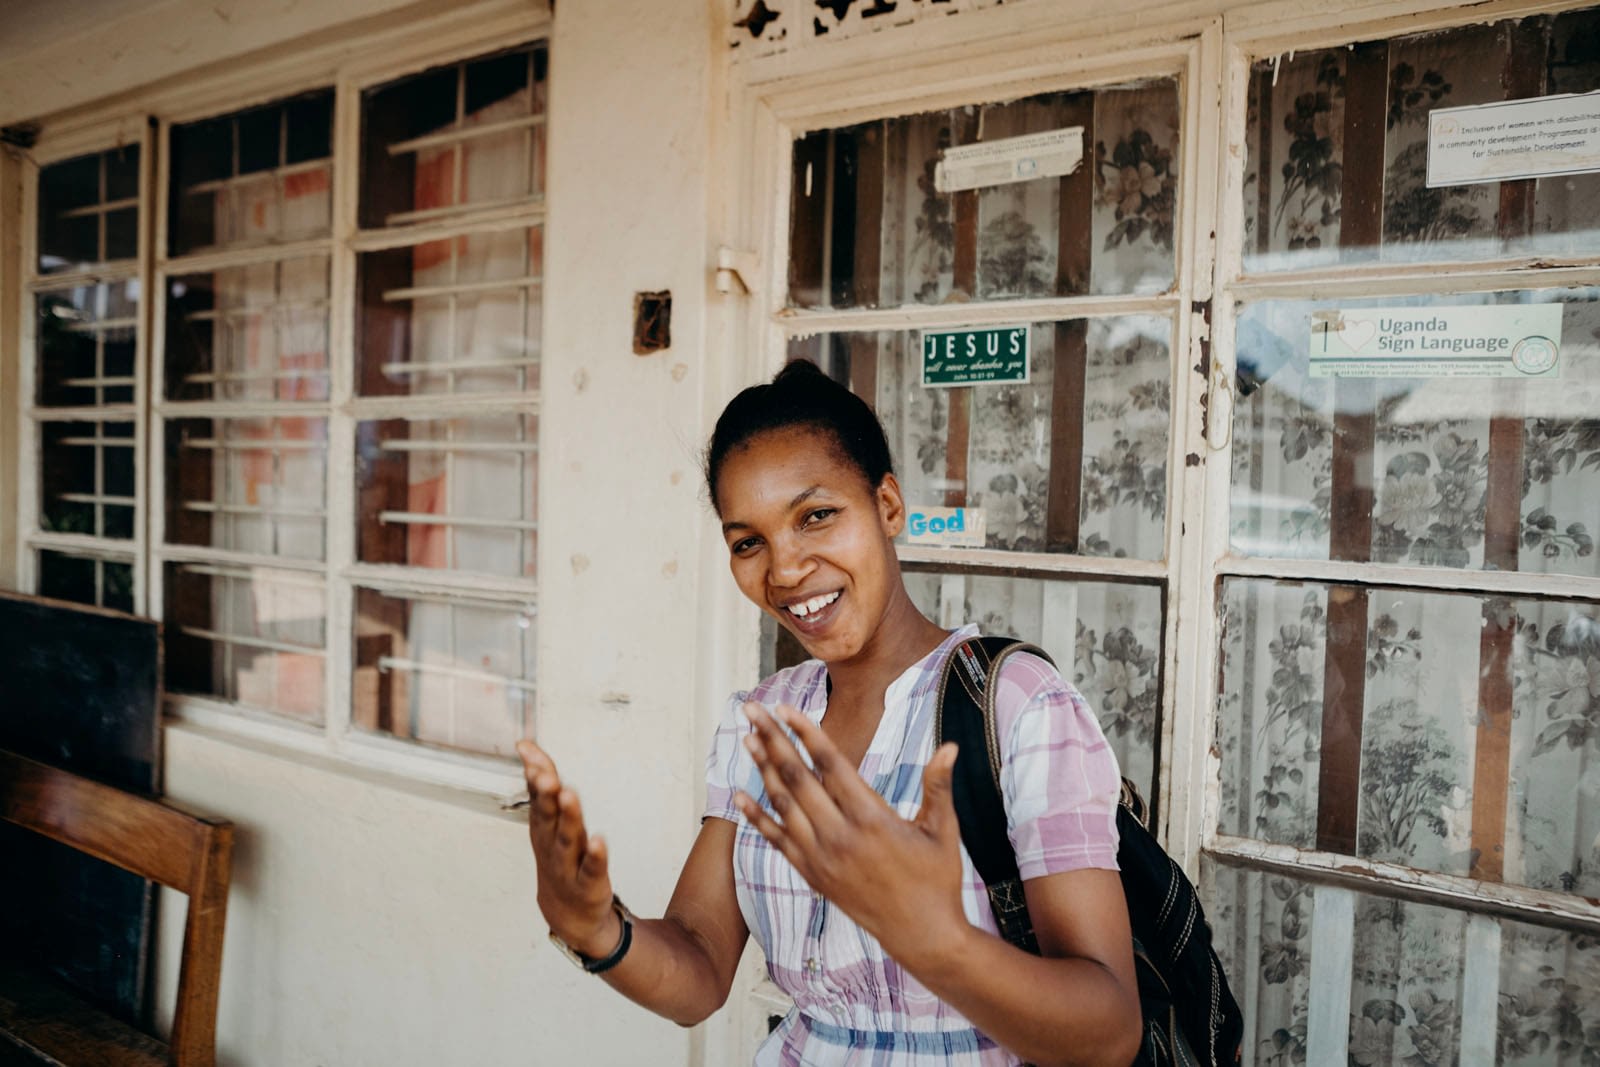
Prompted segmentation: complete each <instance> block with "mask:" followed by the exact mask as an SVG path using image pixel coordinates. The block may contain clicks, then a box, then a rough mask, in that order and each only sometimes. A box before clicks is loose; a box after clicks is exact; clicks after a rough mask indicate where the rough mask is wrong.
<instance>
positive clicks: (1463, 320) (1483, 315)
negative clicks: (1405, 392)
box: [1310, 304, 1562, 378]
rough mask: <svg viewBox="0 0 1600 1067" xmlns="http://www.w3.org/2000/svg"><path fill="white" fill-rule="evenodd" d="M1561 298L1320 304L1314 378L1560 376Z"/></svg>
mask: <svg viewBox="0 0 1600 1067" xmlns="http://www.w3.org/2000/svg"><path fill="white" fill-rule="evenodd" d="M1561 309H1562V305H1561V304H1483V305H1473V306H1466V307H1459V306H1458V307H1404V308H1349V309H1345V310H1337V309H1324V310H1320V311H1313V312H1312V313H1311V361H1310V362H1311V377H1313V378H1559V377H1560V376H1561Z"/></svg>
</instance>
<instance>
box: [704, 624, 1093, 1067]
mask: <svg viewBox="0 0 1600 1067" xmlns="http://www.w3.org/2000/svg"><path fill="white" fill-rule="evenodd" d="M977 632H978V629H977V627H976V626H967V627H964V628H963V629H961V630H958V631H956V632H955V633H953V634H951V635H950V636H949V637H948V638H946V639H945V641H944V642H943V643H942V644H941V645H940V646H939V647H938V648H937V649H935V650H934V651H933V652H931V653H929V654H928V655H927V656H926V657H924V658H923V659H922V660H921V661H920V662H918V663H916V664H915V665H913V666H912V667H910V668H909V669H908V670H907V671H906V672H905V673H904V674H902V675H901V676H900V677H899V678H897V679H896V680H895V681H894V682H893V684H891V685H890V686H889V689H888V692H887V693H886V694H885V696H884V709H883V718H882V720H881V721H880V722H879V724H878V730H877V733H876V735H874V737H873V739H872V744H871V746H870V747H869V748H868V749H867V754H866V756H865V757H864V758H863V760H862V762H861V776H862V777H863V778H864V779H866V781H867V782H868V783H869V784H870V785H871V786H872V788H873V789H874V790H876V791H877V792H878V794H879V795H881V796H882V797H883V798H884V799H885V800H887V801H888V802H889V804H890V805H891V806H892V807H894V809H895V810H896V811H898V812H899V813H900V814H901V815H902V816H904V817H905V818H908V819H909V818H911V817H912V816H914V815H915V814H916V812H917V808H918V807H919V806H920V805H921V803H922V771H923V768H924V767H925V766H926V765H927V762H928V760H929V759H931V758H932V756H933V749H934V736H933V715H934V704H935V702H936V701H937V698H938V686H939V673H940V666H941V665H942V664H943V662H944V660H945V657H946V656H947V655H948V654H949V653H950V651H951V649H953V648H954V647H955V646H956V645H957V644H958V643H960V642H961V641H964V640H966V639H967V638H969V637H973V636H976V635H977ZM1000 686H1001V689H1000V692H999V694H998V698H997V705H998V707H997V716H998V722H997V724H996V725H997V728H998V733H999V736H1000V749H1001V761H1002V769H1001V787H1002V791H1003V792H1004V794H1005V805H1006V819H1007V822H1008V824H1009V828H1010V836H1011V844H1012V847H1013V849H1014V850H1015V852H1016V856H1017V866H1018V868H1019V869H1020V870H1021V872H1022V877H1023V878H1024V879H1029V878H1038V877H1041V876H1043V875H1046V874H1058V873H1060V872H1063V871H1074V870H1079V869H1082V868H1085V867H1099V868H1104V869H1107V870H1116V869H1117V828H1116V805H1117V797H1118V793H1119V790H1120V777H1119V772H1118V769H1117V761H1116V757H1115V756H1114V755H1113V754H1112V752H1111V749H1110V747H1109V746H1108V745H1107V744H1106V740H1105V736H1104V735H1103V734H1102V733H1101V732H1100V726H1099V723H1098V722H1096V721H1095V717H1094V713H1093V712H1092V711H1091V710H1090V708H1089V706H1088V705H1087V704H1086V703H1085V702H1084V700H1083V697H1081V696H1080V695H1079V694H1078V692H1077V690H1075V689H1074V688H1073V687H1072V686H1071V685H1070V684H1069V683H1067V682H1066V681H1064V680H1063V679H1062V678H1061V676H1060V674H1058V673H1057V672H1056V670H1055V668H1053V667H1051V666H1050V665H1049V664H1047V663H1045V662H1044V661H1043V660H1041V659H1039V658H1038V657H1036V656H1029V655H1015V656H1011V657H1009V658H1008V659H1007V660H1006V662H1005V664H1004V665H1003V667H1002V669H1001V675H1000ZM746 700H754V701H758V702H760V703H762V704H764V705H766V706H768V707H774V706H776V705H778V704H788V705H790V706H792V707H795V708H798V709H799V710H800V711H802V712H803V713H804V714H805V715H806V716H807V717H808V718H810V719H811V720H812V721H813V722H818V721H820V720H821V719H822V716H823V713H824V712H825V711H826V710H827V703H828V696H827V670H826V668H824V666H823V665H822V663H821V662H819V661H817V660H810V661H808V662H806V663H802V664H800V665H799V666H796V667H791V668H789V669H787V670H783V671H779V672H778V673H777V674H775V675H773V676H772V677H770V678H768V679H766V680H765V681H763V682H762V683H761V684H760V685H758V686H757V687H756V688H755V689H753V690H751V691H749V692H748V693H735V694H734V695H733V696H732V697H731V698H730V699H729V701H728V710H727V713H726V714H725V715H724V717H723V720H722V723H721V725H720V726H719V727H718V729H717V733H716V736H715V738H714V739H713V741H712V746H711V754H710V756H709V757H708V759H707V761H706V811H705V814H706V817H707V818H717V819H727V820H729V821H730V822H734V823H736V824H738V834H737V837H736V840H735V845H734V860H733V863H734V880H735V883H736V886H737V890H738V897H739V908H740V910H741V911H742V912H743V914H744V920H745V923H746V924H747V925H748V926H749V928H750V932H751V933H752V934H754V935H755V938H756V940H757V941H758V942H759V943H760V945H761V947H762V949H763V950H764V951H765V953H766V957H767V973H768V974H769V975H771V977H772V980H773V981H774V982H775V983H777V985H778V986H779V988H781V989H783V990H784V992H786V993H788V994H789V996H791V997H792V998H793V999H794V1003H795V1008H794V1010H793V1011H791V1012H790V1013H789V1015H788V1017H787V1018H785V1019H784V1021H783V1024H782V1025H781V1026H779V1027H778V1029H777V1030H776V1031H774V1032H773V1034H772V1036H771V1037H770V1038H769V1039H768V1040H767V1041H766V1042H765V1043H764V1044H763V1045H762V1046H761V1050H760V1051H759V1052H758V1053H757V1054H756V1061H755V1062H756V1067H824V1065H826V1067H846V1065H849V1067H857V1065H860V1067H866V1065H871V1067H934V1065H940V1067H948V1065H964V1067H1001V1065H1006V1067H1010V1065H1014V1064H1018V1063H1020V1062H1021V1061H1020V1060H1019V1059H1018V1058H1017V1057H1015V1056H1013V1055H1012V1054H1011V1053H1009V1052H1007V1051H1006V1050H1005V1049H1002V1048H1000V1047H999V1046H998V1045H996V1044H995V1043H994V1042H993V1041H992V1040H990V1039H989V1038H988V1037H987V1036H985V1035H984V1034H982V1033H980V1032H979V1031H978V1030H977V1029H975V1028H974V1027H973V1025H972V1024H971V1023H969V1022H968V1021H967V1020H966V1019H965V1018H964V1017H962V1016H961V1014H960V1013H958V1012H957V1011H955V1010H954V1009H953V1008H950V1007H949V1006H947V1005H946V1004H944V1003H943V1002H942V1001H940V1000H939V999H938V998H937V997H935V996H934V995H933V994H932V993H930V992H928V990H927V989H925V988H924V987H923V986H922V984H921V983H920V982H918V981H917V980H916V979H915V978H913V977H912V976H911V975H910V974H907V973H906V972H905V971H904V970H903V969H902V968H901V967H900V966H899V965H898V964H897V963H895V961H894V960H892V959H890V958H889V956H888V955H887V954H885V952H884V951H883V948H882V946H881V945H879V944H878V942H877V940H876V939H875V938H873V937H872V936H871V935H870V934H868V933H867V932H866V931H865V930H862V929H861V928H860V927H859V926H857V925H856V924H855V923H854V922H852V921H851V920H850V918H849V917H848V916H846V915H845V914H844V913H843V912H842V911H840V910H839V909H838V908H837V907H836V906H834V905H833V904H831V903H830V902H829V901H827V900H825V899H824V898H822V897H821V896H819V895H818V894H816V893H813V892H812V890H811V887H810V886H809V885H807V884H806V882H805V880H804V879H803V878H801V877H800V874H799V872H797V871H796V870H795V869H794V867H793V866H792V865H791V864H790V863H789V861H788V860H786V859H784V858H783V855H782V854H781V853H779V852H778V851H777V850H776V849H774V848H773V847H772V846H771V845H770V844H768V843H767V840H766V839H765V838H764V837H762V836H761V834H760V833H759V832H758V831H757V830H756V829H755V828H754V827H752V826H751V825H750V824H749V823H748V822H747V821H746V820H744V819H743V818H742V817H741V816H740V815H739V813H738V810H737V809H736V808H735V807H734V806H733V793H734V790H735V789H742V790H744V791H745V792H746V793H748V794H749V795H751V796H752V797H755V798H756V799H757V800H758V801H759V802H761V803H762V804H763V805H765V803H766V790H765V789H764V788H763V786H762V783H761V775H760V773H759V772H758V771H757V770H756V767H755V763H754V761H753V760H751V758H750V755H749V753H747V752H746V751H745V749H744V745H743V743H742V737H743V735H744V734H746V733H748V732H749V730H750V725H749V723H748V722H747V721H746V720H745V717H744V714H743V712H742V711H741V710H740V705H741V704H742V703H743V702H744V701H746ZM961 862H962V867H963V868H964V870H965V874H966V878H965V884H964V886H963V889H962V897H963V903H964V905H965V909H966V913H967V919H968V921H969V922H971V923H972V924H973V925H975V926H978V927H981V928H982V929H984V930H987V931H989V932H990V933H994V932H995V929H996V928H995V923H994V916H993V914H992V913H991V912H990V910H989V900H988V897H987V895H986V894H985V891H984V887H983V882H982V880H981V879H980V878H979V877H978V873H977V871H976V870H974V869H973V866H972V861H971V859H970V858H969V857H968V856H967V854H966V850H965V849H964V848H963V849H962V853H961Z"/></svg>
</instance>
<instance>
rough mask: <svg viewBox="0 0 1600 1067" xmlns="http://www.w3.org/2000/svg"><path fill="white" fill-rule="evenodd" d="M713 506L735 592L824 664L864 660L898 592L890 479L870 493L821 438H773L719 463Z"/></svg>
mask: <svg viewBox="0 0 1600 1067" xmlns="http://www.w3.org/2000/svg"><path fill="white" fill-rule="evenodd" d="M717 502H718V504H719V505H720V509H721V518H722V534H723V538H724V540H725V541H726V542H727V545H728V555H729V566H730V568H731V569H732V571H733V577H734V581H736V582H738V583H739V589H740V591H741V592H743V593H744V595H745V596H747V597H749V598H750V599H751V600H752V601H754V602H755V603H756V605H757V606H759V607H760V608H761V610H763V611H765V612H766V613H767V614H768V615H771V616H772V617H773V618H775V619H777V620H778V623H779V624H780V625H781V626H783V627H784V628H786V629H787V630H788V631H789V632H790V633H792V634H794V636H795V638H796V639H797V640H798V641H799V642H800V644H801V645H802V646H803V647H804V648H805V650H806V651H807V652H808V653H809V654H811V655H812V656H815V657H816V658H818V659H820V660H822V661H823V662H825V663H839V662H842V661H845V660H849V659H851V658H853V657H854V656H856V655H857V654H858V653H860V652H861V650H862V649H863V648H865V647H866V645H867V643H868V642H869V641H870V639H871V638H872V636H873V635H874V634H875V633H876V632H877V629H878V626H879V624H880V623H881V622H882V620H883V618H884V614H885V611H886V609H887V608H888V606H889V605H890V603H891V602H892V600H893V598H894V597H895V595H896V594H897V593H898V592H899V591H900V589H901V584H900V571H899V566H898V563H897V561H896V559H895V551H894V544H893V538H894V537H895V535H896V534H898V533H899V532H900V530H901V528H902V527H903V526H904V525H905V503H904V501H903V499H902V498H901V496H900V485H899V483H898V482H896V481H895V478H894V475H892V474H891V475H887V476H886V477H885V478H884V480H883V484H881V485H879V486H878V487H877V488H876V489H874V488H873V487H872V486H870V485H868V484H867V479H866V477H865V476H864V475H863V474H862V473H861V471H860V469H859V468H857V467H856V466H854V465H853V464H851V463H850V462H848V461H847V460H845V459H844V458H842V457H841V456H840V455H839V454H838V450H837V449H836V448H835V447H834V444H833V442H832V441H830V440H828V438H827V437H826V436H824V435H823V434H821V433H819V432H818V431H815V430H811V429H808V428H804V427H796V428H793V429H783V430H772V431H768V432H767V433H764V434H761V435H759V436H757V437H755V438H752V439H751V440H750V441H749V442H747V443H746V444H745V445H743V446H742V447H740V448H739V449H738V450H737V451H735V452H733V453H730V454H729V456H728V457H727V459H726V460H724V461H723V466H722V470H721V472H720V474H719V476H718V480H717Z"/></svg>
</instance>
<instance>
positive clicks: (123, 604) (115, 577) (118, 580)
mask: <svg viewBox="0 0 1600 1067" xmlns="http://www.w3.org/2000/svg"><path fill="white" fill-rule="evenodd" d="M38 592H39V595H40V596H47V597H54V598H55V599H57V600H70V601H72V602H74V603H77V604H89V605H93V606H98V607H102V608H111V609H113V610H115V611H127V612H131V611H133V564H131V563H122V562H118V561H115V560H108V559H98V558H96V557H93V556H74V555H71V554H69V553H66V552H50V551H44V550H41V551H40V552H39V588H38Z"/></svg>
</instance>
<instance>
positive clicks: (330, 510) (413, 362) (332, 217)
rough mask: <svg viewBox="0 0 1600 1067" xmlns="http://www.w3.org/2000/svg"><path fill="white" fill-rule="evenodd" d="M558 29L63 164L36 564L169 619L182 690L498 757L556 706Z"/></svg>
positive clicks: (354, 743)
mask: <svg viewBox="0 0 1600 1067" xmlns="http://www.w3.org/2000/svg"><path fill="white" fill-rule="evenodd" d="M547 55H548V53H547V49H546V46H545V45H544V43H543V42H538V41H536V42H533V43H530V44H524V45H518V46H515V47H511V48H509V49H505V50H502V51H498V52H495V53H493V54H490V55H486V56H479V57H473V58H466V59H457V58H451V59H450V60H449V61H448V62H445V63H444V64H443V65H439V66H434V67H431V68H427V69H421V68H422V66H423V65H422V64H417V65H415V66H412V67H410V68H408V72H406V73H404V74H403V75H402V76H399V77H395V76H394V75H393V74H392V73H391V74H389V75H384V76H378V77H367V76H363V77H366V80H365V81H359V80H350V79H348V78H347V79H346V80H345V81H343V82H340V86H339V87H338V88H334V87H330V86H324V87H315V86H313V87H309V88H307V89H306V90H305V91H303V92H298V93H294V94H292V95H289V96H284V97H279V98H276V99H272V100H269V101H267V102H265V103H257V104H252V105H251V106H249V107H246V108H244V109H242V110H233V111H226V112H223V113H208V114H199V115H193V116H184V117H182V118H179V119H177V120H176V121H173V122H157V123H156V124H154V126H153V129H155V130H156V131H157V132H156V134H155V136H154V137H153V138H152V141H151V144H154V145H157V146H159V148H160V151H161V152H162V153H163V154H164V161H165V162H164V166H163V167H162V168H161V173H162V174H163V178H162V184H161V186H160V188H156V187H155V184H154V181H153V179H152V178H151V177H150V175H151V173H152V170H153V168H151V167H149V166H148V163H149V157H150V155H151V153H152V151H153V149H152V148H151V145H148V144H145V143H143V142H139V143H133V144H129V145H125V146H122V147H117V148H113V149H108V150H105V151H100V152H96V153H92V154H89V155H82V156H77V157H73V158H69V159H66V160H63V161H60V162H49V163H46V164H45V165H43V166H41V167H40V168H39V170H38V177H37V186H36V190H37V192H36V198H35V203H36V204H37V228H36V235H35V240H34V244H35V252H36V254H35V255H34V257H33V261H32V270H31V273H30V277H29V280H28V283H27V284H28V288H29V291H30V293H31V294H32V299H33V318H32V326H31V328H30V330H29V332H28V339H29V343H30V345H31V351H32V353H33V363H32V366H31V368H30V370H31V374H32V377H31V379H30V383H31V384H30V387H29V395H28V397H27V398H26V405H25V407H26V416H27V420H28V425H29V427H30V434H31V437H30V442H31V451H30V458H29V460H28V468H27V469H29V470H31V472H32V484H33V485H35V486H37V491H36V495H35V496H34V497H33V498H32V499H31V500H30V505H31V506H30V507H29V509H28V516H29V517H28V519H27V521H26V522H25V524H24V527H23V531H24V535H25V544H26V549H27V556H26V558H27V559H28V560H29V561H30V563H29V566H30V568H31V571H30V573H31V575H32V579H31V580H32V583H33V586H34V587H35V588H36V589H38V590H39V591H40V592H42V593H47V594H51V595H56V596H61V597H66V598H69V599H73V600H78V601H82V602H87V603H92V604H99V605H103V606H107V607H116V608H120V609H122V610H129V611H132V610H139V611H147V612H149V613H151V614H154V615H156V616H157V617H159V618H161V619H162V620H163V621H164V623H165V632H166V640H167V648H168V655H167V657H166V671H167V675H166V679H165V682H166V688H167V692H168V695H169V704H170V705H171V706H172V707H173V708H174V709H176V710H178V711H179V712H180V713H182V714H186V715H192V716H197V717H199V718H201V719H203V720H204V721H210V722H221V723H225V724H229V725H231V726H235V727H238V728H240V729H255V730H266V731H268V735H269V736H272V737H274V738H277V739H280V740H287V741H290V742H293V741H294V740H295V739H296V738H298V739H299V740H300V743H303V744H309V745H311V746H312V747H320V746H321V745H322V744H323V743H324V742H327V743H331V744H332V745H333V746H334V747H335V748H337V749H340V750H342V751H351V752H356V751H358V750H359V752H360V753H366V754H368V755H370V756H372V758H375V759H379V760H388V761H389V762H391V763H392V762H393V761H394V760H395V759H404V758H406V757H405V756H404V753H405V752H406V751H408V750H409V751H412V752H415V751H416V745H417V743H422V744H426V745H428V746H431V747H432V748H434V749H436V750H440V752H439V754H438V755H436V756H435V757H430V761H424V762H423V763H418V762H416V760H415V759H414V758H413V759H412V762H411V763H409V764H404V765H405V766H407V767H408V768H412V769H416V768H422V773H436V774H437V775H442V776H443V777H444V778H446V779H448V780H458V781H464V782H475V783H476V782H484V781H489V780H491V778H492V779H493V780H495V781H499V780H500V778H502V777H504V764H503V761H504V760H505V759H507V758H509V757H510V756H511V755H512V746H513V745H514V744H515V742H516V741H517V740H519V739H520V738H523V737H526V736H529V735H530V734H531V731H532V726H533V723H532V716H533V708H534V695H535V686H536V683H537V674H536V670H535V657H534V638H535V634H536V630H535V629H534V619H535V617H536V614H537V567H536V557H537V543H538V542H537V537H538V510H537V496H538V459H539V402H538V397H539V392H538V390H539V357H540V342H541V332H542V324H541V320H542V291H543V271H544V261H543V260H544V248H543V234H544V230H543V223H544V196H543V193H544V160H545V116H546V104H547V92H546V85H547V65H548V64H547ZM418 70H420V72H419V73H410V71H418ZM330 80H334V79H330ZM346 86H348V88H346ZM341 116H344V117H341ZM341 123H345V124H346V126H347V127H348V128H350V129H352V131H354V135H353V136H352V138H351V141H350V145H351V146H352V148H351V149H347V148H345V147H342V146H341V144H340V143H339V142H338V141H337V140H336V131H337V130H339V129H341V128H346V127H345V126H341ZM141 125H142V122H141ZM147 189H148V190H149V194H148V195H147V194H146V190H147ZM152 197H153V198H155V199H156V200H157V201H158V202H160V203H162V204H164V205H165V209H164V211H163V212H161V213H159V214H160V215H161V219H160V220H159V221H160V223H161V228H160V231H159V232H157V228H156V227H157V222H158V220H157V217H156V216H157V214H158V213H157V212H154V211H150V210H146V208H147V206H148V202H149V200H150V198H152ZM346 217H347V218H349V219H350V220H352V223H353V226H346V227H345V228H342V229H341V228H340V227H339V226H337V225H336V220H338V219H340V218H346ZM146 322H154V323H155V329H154V330H153V334H154V336H153V337H152V338H150V341H152V342H153V343H150V344H148V345H147V340H146V328H145V323H146ZM147 375H148V381H149V382H150V383H151V385H150V396H149V397H148V399H147V398H146V386H145V382H146V380H147V377H146V376H147ZM147 409H148V410H149V411H150V413H151V416H150V420H149V425H148V427H147V426H146V422H145V415H144V412H145V411H146V410H147ZM147 444H148V446H149V450H150V456H151V458H150V461H148V462H147V460H146V458H145V451H146V447H147ZM397 740H399V741H404V742H406V743H407V744H406V746H405V747H404V748H397V747H396V746H395V742H396V741H397ZM362 746H365V747H362ZM386 746H387V747H386ZM444 750H449V751H450V752H452V753H455V755H452V756H443V758H442V761H441V759H440V758H439V757H440V755H442V754H443V751H444ZM483 757H489V758H490V761H485V760H484V759H483ZM475 761H476V762H475ZM428 768H433V769H432V770H429V769H428ZM452 768H454V769H453V770H452Z"/></svg>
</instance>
